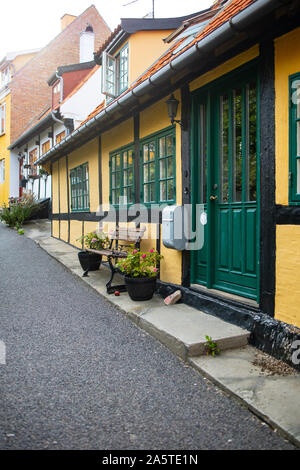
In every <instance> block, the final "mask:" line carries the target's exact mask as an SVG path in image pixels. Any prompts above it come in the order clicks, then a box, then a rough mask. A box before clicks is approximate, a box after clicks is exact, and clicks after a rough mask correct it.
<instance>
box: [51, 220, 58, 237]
mask: <svg viewBox="0 0 300 470" xmlns="http://www.w3.org/2000/svg"><path fill="white" fill-rule="evenodd" d="M52 236H53V237H55V238H59V220H52Z"/></svg>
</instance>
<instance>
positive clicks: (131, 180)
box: [128, 170, 133, 185]
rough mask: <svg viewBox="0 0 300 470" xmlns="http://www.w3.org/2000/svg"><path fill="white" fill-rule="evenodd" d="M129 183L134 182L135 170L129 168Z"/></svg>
mask: <svg viewBox="0 0 300 470" xmlns="http://www.w3.org/2000/svg"><path fill="white" fill-rule="evenodd" d="M128 184H130V185H132V184H133V171H132V170H128Z"/></svg>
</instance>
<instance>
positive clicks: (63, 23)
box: [60, 13, 77, 31]
mask: <svg viewBox="0 0 300 470" xmlns="http://www.w3.org/2000/svg"><path fill="white" fill-rule="evenodd" d="M75 18H77V16H74V15H69V14H68V13H66V14H65V15H64V16H62V17H61V19H60V25H61V31H63V30H64V29H65V28H66V27H67V26H69V24H71V23H72V21H74V20H75Z"/></svg>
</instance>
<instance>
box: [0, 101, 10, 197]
mask: <svg viewBox="0 0 300 470" xmlns="http://www.w3.org/2000/svg"><path fill="white" fill-rule="evenodd" d="M4 103H5V116H6V121H5V134H3V135H1V136H0V160H5V180H4V183H2V184H0V206H2V204H4V203H5V204H7V203H8V198H9V166H10V152H9V150H7V147H8V146H9V144H10V107H11V95H10V93H9V94H8V95H6V96H5V97H4V98H2V99H0V106H1V105H2V104H4Z"/></svg>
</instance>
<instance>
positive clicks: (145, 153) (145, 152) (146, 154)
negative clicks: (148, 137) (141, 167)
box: [143, 144, 149, 162]
mask: <svg viewBox="0 0 300 470" xmlns="http://www.w3.org/2000/svg"><path fill="white" fill-rule="evenodd" d="M148 150H149V147H148V144H145V145H144V152H143V154H144V162H147V161H148Z"/></svg>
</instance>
